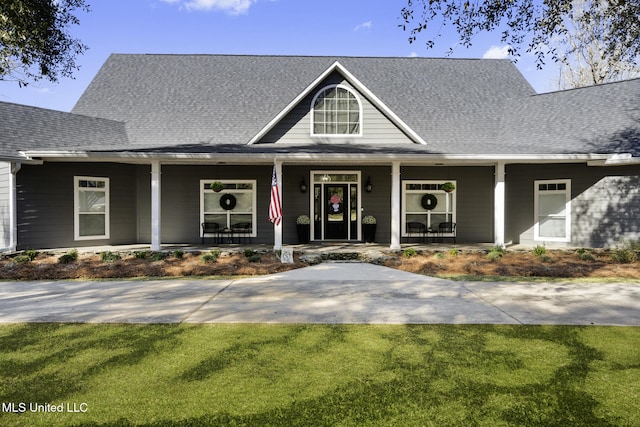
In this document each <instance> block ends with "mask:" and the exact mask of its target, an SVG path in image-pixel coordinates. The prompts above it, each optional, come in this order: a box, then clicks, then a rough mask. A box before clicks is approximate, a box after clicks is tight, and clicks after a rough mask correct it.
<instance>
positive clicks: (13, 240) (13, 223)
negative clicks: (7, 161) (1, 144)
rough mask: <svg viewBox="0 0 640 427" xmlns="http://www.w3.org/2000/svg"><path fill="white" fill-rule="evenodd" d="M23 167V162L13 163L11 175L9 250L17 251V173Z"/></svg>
mask: <svg viewBox="0 0 640 427" xmlns="http://www.w3.org/2000/svg"><path fill="white" fill-rule="evenodd" d="M21 167H22V164H21V163H13V162H12V163H11V175H10V176H9V250H10V251H11V252H15V251H16V249H17V248H18V193H17V182H18V180H17V178H18V177H17V175H18V172H19V171H20V168H21Z"/></svg>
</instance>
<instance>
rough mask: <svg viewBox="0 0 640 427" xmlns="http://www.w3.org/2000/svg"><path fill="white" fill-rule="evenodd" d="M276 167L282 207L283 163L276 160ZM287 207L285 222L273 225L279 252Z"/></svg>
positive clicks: (275, 247)
mask: <svg viewBox="0 0 640 427" xmlns="http://www.w3.org/2000/svg"><path fill="white" fill-rule="evenodd" d="M275 165H276V178H277V179H278V190H279V193H280V206H282V161H281V160H275ZM284 213H285V207H284V206H282V216H283V218H282V219H283V220H282V221H280V224H274V225H273V250H274V251H279V250H281V249H282V224H283V222H284Z"/></svg>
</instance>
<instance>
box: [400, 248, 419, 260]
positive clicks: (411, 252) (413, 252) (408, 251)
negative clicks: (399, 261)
mask: <svg viewBox="0 0 640 427" xmlns="http://www.w3.org/2000/svg"><path fill="white" fill-rule="evenodd" d="M416 255H418V252H416V250H415V249H413V248H408V249H405V250H404V251H402V256H403V257H405V258H411V257H414V256H416Z"/></svg>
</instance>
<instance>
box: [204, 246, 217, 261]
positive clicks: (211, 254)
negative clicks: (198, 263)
mask: <svg viewBox="0 0 640 427" xmlns="http://www.w3.org/2000/svg"><path fill="white" fill-rule="evenodd" d="M219 257H220V251H219V250H217V249H214V250H212V251H211V252H209V253H206V254H204V255H202V256H201V257H200V259H201V260H202V261H203V262H216V261H217V260H218V258H219Z"/></svg>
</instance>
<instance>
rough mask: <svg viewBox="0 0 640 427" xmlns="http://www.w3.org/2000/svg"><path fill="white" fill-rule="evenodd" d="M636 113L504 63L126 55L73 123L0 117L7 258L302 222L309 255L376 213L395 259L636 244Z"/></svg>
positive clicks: (634, 104) (26, 113) (619, 101)
mask: <svg viewBox="0 0 640 427" xmlns="http://www.w3.org/2000/svg"><path fill="white" fill-rule="evenodd" d="M639 106H640V79H635V80H628V81H624V82H619V83H610V84H603V85H598V86H593V87H587V88H583V89H574V90H566V91H560V92H553V93H547V94H536V93H535V91H534V90H533V89H532V88H531V86H530V85H529V83H528V82H527V81H526V80H525V79H524V77H523V76H522V75H521V74H520V73H519V72H518V71H517V69H516V68H515V66H514V65H513V64H512V63H511V62H510V61H508V60H480V59H468V60H467V59H429V58H364V57H304V56H234V55H129V54H116V55H112V56H110V57H109V58H108V60H107V61H106V63H105V64H104V65H103V67H102V68H101V70H100V71H99V72H98V74H97V75H96V77H95V78H94V80H93V81H92V83H91V84H90V85H89V87H88V88H87V90H86V91H85V92H84V94H83V95H82V96H81V97H80V99H79V100H78V102H77V104H76V105H75V107H74V108H73V110H72V112H70V113H66V112H58V111H51V110H45V109H40V108H35V107H28V106H22V105H16V104H9V103H0V117H1V118H2V119H1V120H0V160H1V161H2V162H1V163H0V215H1V219H2V225H3V227H2V228H1V229H0V247H3V248H5V250H15V249H25V248H54V247H82V246H95V245H104V244H111V245H118V244H134V243H144V244H150V245H151V248H152V249H159V248H160V247H161V245H162V244H177V243H199V242H200V241H201V238H202V237H203V236H202V231H203V229H202V223H215V224H217V227H218V230H223V231H224V230H231V229H232V228H233V227H234V226H235V225H237V224H243V226H242V235H243V237H246V238H250V239H251V241H252V242H254V243H263V244H273V245H274V247H275V248H279V247H281V246H282V245H283V244H285V245H286V244H293V243H297V241H298V237H297V235H296V217H298V216H299V215H302V214H304V215H308V216H309V217H310V218H311V224H310V236H309V237H310V239H311V241H314V242H324V241H342V242H360V241H362V239H363V234H362V227H361V221H362V218H363V217H364V216H367V215H373V216H374V217H375V218H376V219H377V232H376V241H377V242H379V243H384V244H387V245H389V247H390V248H392V249H399V248H400V247H401V244H402V243H403V242H405V241H407V239H416V238H418V239H420V238H423V237H424V235H426V236H427V237H428V236H429V233H428V231H429V230H433V231H437V230H438V227H439V225H440V223H445V222H453V223H455V224H456V232H457V236H456V238H457V241H458V242H471V243H473V242H493V243H495V244H496V245H505V244H532V245H536V244H545V245H553V246H561V247H562V246H567V247H569V246H573V247H576V246H580V247H605V246H610V245H615V244H617V243H619V242H621V241H622V240H624V239H637V238H639V237H640V195H639V189H640V145H639V142H640V141H639V135H640V107H639ZM274 168H275V170H276V171H277V179H278V182H279V185H280V194H281V198H282V209H283V212H284V215H283V220H282V222H281V223H280V224H276V225H274V224H272V223H271V222H270V221H269V219H268V214H267V212H268V208H269V200H270V191H271V178H272V171H273V170H274ZM216 181H219V182H220V183H222V184H223V186H224V189H223V190H222V191H221V192H219V193H216V192H214V191H213V190H212V189H211V184H212V183H213V182H216ZM445 182H451V183H453V184H454V185H455V190H454V191H453V192H450V193H448V192H445V191H444V190H443V187H442V186H443V184H444V183H445ZM238 233H239V232H238ZM235 234H236V231H232V232H229V234H228V235H227V236H226V237H230V238H233V237H236V236H235ZM445 234H446V235H445V236H441V237H453V234H452V233H451V232H449V231H448V234H447V233H445ZM218 237H219V236H218ZM223 237H224V236H223ZM237 237H241V236H237Z"/></svg>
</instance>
